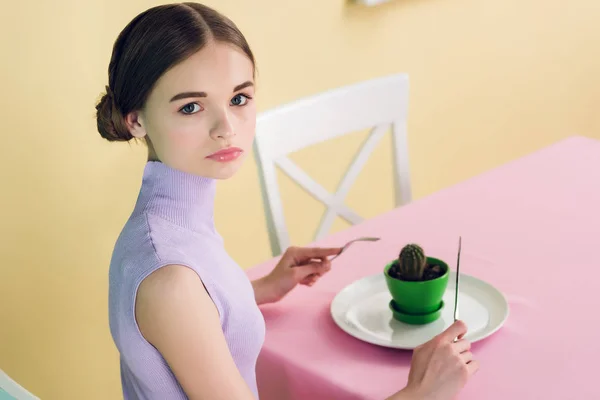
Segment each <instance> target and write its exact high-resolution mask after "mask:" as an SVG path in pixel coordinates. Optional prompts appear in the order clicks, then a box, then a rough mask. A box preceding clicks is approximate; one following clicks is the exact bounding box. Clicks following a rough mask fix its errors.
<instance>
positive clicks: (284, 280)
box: [254, 247, 342, 304]
mask: <svg viewBox="0 0 600 400" xmlns="http://www.w3.org/2000/svg"><path fill="white" fill-rule="evenodd" d="M341 250H342V248H341V247H333V248H323V247H289V248H288V249H287V250H286V251H285V253H283V255H282V256H281V259H280V260H279V263H277V265H276V266H275V268H273V271H271V273H270V274H269V275H266V276H265V277H263V278H262V279H260V280H259V281H258V282H256V284H255V288H254V290H255V295H256V300H257V302H258V303H259V304H260V303H269V302H275V301H279V300H281V299H282V298H283V297H284V296H285V295H286V294H288V293H289V292H290V291H291V290H292V289H293V288H294V287H296V285H297V284H301V285H306V286H312V285H314V284H315V282H317V281H318V280H319V278H321V277H322V276H323V275H324V274H326V273H327V272H328V271H329V270H330V269H331V262H330V261H329V259H328V257H329V256H333V255H336V254H338V253H339V252H340V251H341Z"/></svg>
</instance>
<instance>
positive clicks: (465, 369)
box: [397, 321, 479, 400]
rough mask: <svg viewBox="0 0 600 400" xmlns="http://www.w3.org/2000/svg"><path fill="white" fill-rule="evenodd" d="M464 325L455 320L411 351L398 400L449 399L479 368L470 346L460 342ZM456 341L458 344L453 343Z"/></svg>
mask: <svg viewBox="0 0 600 400" xmlns="http://www.w3.org/2000/svg"><path fill="white" fill-rule="evenodd" d="M466 332H467V326H466V325H465V323H464V322H462V321H456V322H455V323H454V324H452V325H451V326H450V327H449V328H448V329H446V330H445V331H444V332H442V333H440V334H439V335H438V336H436V337H435V338H433V339H431V340H430V341H429V342H427V343H424V344H422V345H421V346H419V347H417V348H416V349H415V350H414V352H413V357H412V363H411V367H410V373H409V375H408V384H407V385H406V388H404V389H403V390H402V391H401V392H399V393H398V394H399V395H400V396H398V397H397V398H398V399H411V400H412V399H419V400H421V399H423V400H425V399H426V400H450V399H453V398H454V397H455V396H456V394H457V393H458V392H459V391H460V390H461V389H462V388H463V386H464V385H465V384H466V383H467V380H468V379H469V378H470V377H471V376H472V375H473V374H474V373H475V372H477V370H478V369H479V363H478V362H477V361H476V360H474V359H473V354H472V353H471V351H470V349H471V343H470V342H469V341H468V340H465V339H462V337H463V336H464V335H465V333H466ZM455 338H457V341H456V342H455V341H454V340H455Z"/></svg>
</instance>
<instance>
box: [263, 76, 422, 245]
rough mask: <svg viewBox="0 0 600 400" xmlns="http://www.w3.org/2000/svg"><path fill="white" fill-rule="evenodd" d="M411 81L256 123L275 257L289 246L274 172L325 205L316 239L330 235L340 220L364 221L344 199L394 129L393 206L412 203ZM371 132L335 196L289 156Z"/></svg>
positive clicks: (367, 86) (361, 89)
mask: <svg viewBox="0 0 600 400" xmlns="http://www.w3.org/2000/svg"><path fill="white" fill-rule="evenodd" d="M408 86H409V85H408V76H407V75H406V74H396V75H391V76H386V77H382V78H376V79H371V80H368V81H363V82H360V83H356V84H352V85H348V86H344V87H340V88H336V89H333V90H329V91H326V92H323V93H320V94H317V95H315V96H311V97H306V98H303V99H300V100H298V101H295V102H292V103H289V104H286V105H283V106H280V107H277V108H274V109H272V110H268V111H266V112H264V113H261V114H260V115H259V116H258V118H257V124H256V139H255V141H254V155H255V158H256V163H257V166H258V170H259V178H260V186H261V192H262V199H263V202H264V205H265V217H266V221H267V228H268V231H269V241H270V244H271V252H272V254H273V256H276V255H279V254H281V252H282V251H284V250H285V249H286V248H287V247H288V246H289V245H290V243H289V235H288V231H287V228H286V224H285V218H284V214H283V206H282V202H281V196H280V194H279V187H278V184H277V172H276V169H275V168H276V167H279V168H280V169H281V170H282V171H283V172H284V173H285V174H287V175H288V176H289V177H290V178H291V179H293V180H294V181H295V182H296V183H297V184H299V185H300V186H301V187H302V188H303V189H304V190H306V191H307V192H308V193H310V194H311V195H312V196H314V197H315V198H316V199H317V200H320V201H321V202H323V203H324V204H325V205H326V206H327V211H326V212H325V214H324V215H323V218H322V220H321V223H320V225H319V227H318V229H317V232H316V234H315V240H318V239H320V238H322V237H323V236H325V235H327V234H328V233H329V230H330V229H331V226H332V224H333V222H334V220H335V217H336V216H338V215H339V216H340V217H342V218H344V219H345V220H346V221H348V222H349V223H351V224H357V223H359V222H361V221H362V218H361V217H360V216H359V215H358V214H356V213H355V212H354V211H353V210H351V209H349V208H348V207H347V206H345V205H344V198H345V196H346V194H347V193H348V192H349V190H350V188H351V186H352V183H353V182H354V180H355V179H356V178H357V176H358V175H359V173H360V171H361V169H362V167H363V166H364V165H365V163H366V161H367V160H368V158H369V155H370V153H371V152H372V151H373V150H374V149H375V147H376V145H377V142H378V141H379V140H380V139H381V138H382V137H383V136H384V135H385V134H386V132H388V130H389V128H391V132H392V139H393V147H394V149H393V150H394V151H393V154H394V157H393V163H394V165H393V167H394V168H393V169H394V186H395V191H394V193H395V204H396V206H400V205H403V204H406V203H408V202H410V201H411V198H412V194H411V184H410V175H409V163H408V144H407V134H406V119H407V112H408ZM369 128H371V129H372V130H371V132H370V135H369V137H368V138H367V140H366V142H365V143H364V145H363V147H362V148H361V150H360V151H359V152H358V153H357V155H356V156H355V158H354V160H353V162H352V163H351V165H350V167H349V168H348V171H347V172H346V173H345V175H344V177H343V178H342V180H341V182H340V185H339V186H338V189H337V192H336V193H335V194H330V193H328V191H327V190H326V189H324V188H323V187H322V186H321V185H319V184H318V183H316V182H315V181H314V180H313V179H312V178H310V177H309V176H308V175H307V174H306V173H305V172H304V171H302V170H301V169H300V168H299V167H298V166H297V165H295V164H294V163H293V162H292V161H291V160H290V159H289V158H288V157H287V155H288V154H289V153H292V152H295V151H298V150H301V149H303V148H305V147H308V146H311V145H313V144H317V143H319V142H323V141H326V140H329V139H333V138H335V137H338V136H342V135H344V134H348V133H351V132H356V131H361V130H365V129H369Z"/></svg>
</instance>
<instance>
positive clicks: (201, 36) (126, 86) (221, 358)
mask: <svg viewBox="0 0 600 400" xmlns="http://www.w3.org/2000/svg"><path fill="white" fill-rule="evenodd" d="M254 78H255V63H254V57H253V54H252V51H251V50H250V47H249V46H248V43H246V40H245V39H244V36H243V35H242V34H241V33H240V31H239V30H238V29H237V27H236V26H235V25H234V23H233V22H231V21H230V20H229V19H227V18H226V17H225V16H223V15H221V14H219V13H218V12H216V11H214V10H212V9H210V8H208V7H206V6H203V5H201V4H197V3H183V4H171V5H162V6H158V7H154V8H151V9H149V10H147V11H145V12H143V13H141V14H140V15H138V16H137V17H135V18H134V19H133V20H132V21H131V22H130V23H129V24H128V25H127V26H126V27H125V29H124V30H123V31H122V32H121V34H120V35H119V37H118V38H117V40H116V42H115V44H114V48H113V53H112V58H111V61H110V64H109V68H108V86H107V87H106V94H105V95H104V96H103V97H102V99H101V100H100V102H99V103H98V105H97V106H96V109H97V122H98V131H99V132H100V134H101V135H102V137H104V138H105V139H107V140H110V141H129V140H132V139H134V138H135V139H142V140H144V141H145V143H146V144H147V146H148V161H147V164H146V166H145V170H144V174H143V179H142V183H141V188H140V192H139V196H138V199H137V202H136V204H135V207H134V209H133V211H132V214H131V216H130V218H129V219H128V220H127V222H126V224H125V226H124V228H123V230H122V232H121V234H120V236H119V238H118V240H117V243H116V245H115V249H114V253H113V256H112V260H111V265H110V286H109V297H110V302H109V317H110V329H111V333H112V337H113V339H114V342H115V344H116V346H117V348H118V350H119V352H120V367H121V380H122V385H123V393H124V397H125V399H160V400H176V399H188V398H189V399H211V400H221V399H222V400H234V399H235V400H248V399H253V398H258V392H257V387H256V376H255V365H256V360H257V357H258V354H259V352H260V350H261V346H262V344H263V339H264V334H265V325H264V320H263V317H262V314H261V312H260V310H259V308H258V305H259V304H263V303H268V302H276V301H278V300H280V299H281V298H282V297H284V296H285V295H286V294H287V293H288V292H289V291H290V290H292V289H293V288H294V287H295V286H296V285H298V284H300V285H308V286H311V285H313V284H314V283H315V282H316V281H318V279H319V278H320V277H321V276H323V274H325V273H327V271H329V269H330V264H329V262H328V260H327V257H328V256H331V255H334V254H336V253H337V252H339V251H340V249H339V248H297V247H295V248H289V249H287V250H286V252H285V253H284V254H283V255H282V257H281V259H280V261H279V263H278V264H277V266H276V267H275V268H274V269H273V271H272V272H271V273H269V274H268V275H267V276H264V277H263V278H261V279H259V280H256V281H252V282H251V281H250V280H249V279H248V278H247V275H246V274H245V272H244V271H243V270H242V269H241V268H240V267H239V266H238V265H237V264H236V263H235V262H234V261H233V260H232V259H231V258H230V257H229V256H228V255H227V253H226V251H225V249H224V246H223V241H222V238H221V237H220V235H219V234H218V232H217V231H216V230H215V225H214V220H213V202H214V195H215V184H216V181H217V180H219V179H227V178H229V177H231V176H232V175H233V174H234V173H235V172H236V171H237V170H238V169H239V167H240V165H241V163H242V161H243V160H244V158H245V157H246V155H247V153H248V152H249V151H250V149H251V144H252V141H253V139H254V129H255V119H256V108H255V104H254V99H253V98H254ZM465 332H466V327H465V325H464V324H463V323H461V322H457V323H456V324H454V325H453V326H451V327H450V328H448V330H446V331H445V332H443V333H442V334H440V335H439V336H438V337H436V338H435V339H433V340H432V341H430V342H429V343H427V344H425V345H423V346H421V347H420V348H418V349H417V350H416V351H415V353H414V356H413V362H412V366H411V371H410V376H409V380H408V384H407V386H406V387H405V388H403V389H402V390H400V391H399V392H397V393H394V394H391V395H390V397H389V399H437V400H439V399H450V398H452V397H453V396H454V395H455V394H456V393H457V392H458V391H459V390H460V388H461V387H462V386H463V385H464V384H465V383H466V381H467V379H468V378H469V376H470V375H472V374H473V373H474V372H475V371H476V370H477V368H478V364H477V362H476V361H473V360H472V354H471V352H470V351H469V349H470V344H469V342H468V341H467V340H464V339H461V338H462V336H463V335H464V334H465ZM455 338H458V339H459V340H457V341H456V342H455V341H454V339H455Z"/></svg>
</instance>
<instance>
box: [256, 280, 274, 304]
mask: <svg viewBox="0 0 600 400" xmlns="http://www.w3.org/2000/svg"><path fill="white" fill-rule="evenodd" d="M268 279H269V276H268V275H266V276H263V277H262V278H259V279H255V280H253V281H252V288H253V289H254V299H255V300H256V304H258V305H261V304H266V303H275V302H277V301H279V300H280V298H279V296H277V295H276V294H275V293H274V291H273V285H271V284H270V283H269V281H268Z"/></svg>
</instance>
